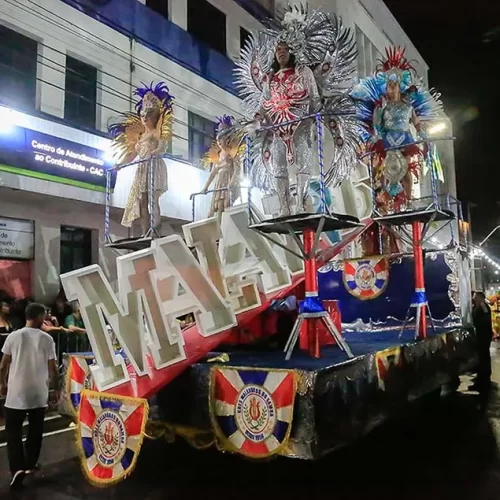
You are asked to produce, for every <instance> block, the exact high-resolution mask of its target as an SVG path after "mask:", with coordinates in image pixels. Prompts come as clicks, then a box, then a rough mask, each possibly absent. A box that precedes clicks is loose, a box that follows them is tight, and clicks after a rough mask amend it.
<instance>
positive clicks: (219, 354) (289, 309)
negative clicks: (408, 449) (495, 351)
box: [61, 7, 475, 486]
mask: <svg viewBox="0 0 500 500" xmlns="http://www.w3.org/2000/svg"><path fill="white" fill-rule="evenodd" d="M355 57H356V51H355V43H354V41H353V35H352V33H351V30H350V29H347V28H345V27H344V26H343V25H342V23H341V20H340V19H339V18H337V17H336V16H335V15H332V14H329V13H325V12H320V11H310V10H307V8H305V7H289V8H288V9H287V10H286V11H285V13H284V15H283V16H282V17H281V18H280V19H279V20H278V21H272V22H270V24H269V26H268V28H266V29H265V30H264V31H262V32H256V33H254V34H252V36H251V37H250V39H249V41H248V42H247V45H246V47H245V48H244V49H243V51H242V56H241V59H240V61H239V62H238V64H237V71H236V78H237V83H238V86H239V88H240V91H241V96H242V98H243V115H244V118H243V119H241V120H236V119H235V118H234V117H222V118H221V119H219V121H218V123H219V125H218V128H217V131H216V132H217V133H216V137H217V142H216V144H214V146H213V148H212V150H211V151H210V152H209V155H208V158H209V159H210V161H209V162H208V163H209V164H210V167H209V168H211V174H210V178H209V179H208V181H207V183H206V185H205V188H204V189H203V191H202V193H194V194H193V196H194V197H196V196H211V200H212V201H211V205H210V215H211V217H208V218H201V219H198V220H193V222H191V223H188V224H186V225H184V226H183V237H181V236H180V235H171V236H168V237H155V236H156V234H155V233H156V228H157V224H156V222H157V220H158V219H157V218H156V217H157V213H156V212H157V210H156V206H155V203H157V194H158V189H156V187H155V186H157V181H158V174H157V172H156V168H157V166H158V165H159V164H160V162H161V159H160V157H159V156H158V155H160V156H161V152H162V151H160V148H161V140H162V134H163V133H168V132H162V131H164V130H165V127H164V126H163V124H164V120H168V119H170V118H169V117H170V113H171V112H172V110H171V102H172V97H171V96H170V95H169V94H168V91H166V89H165V87H164V86H163V85H159V86H153V85H151V86H147V87H145V88H144V89H140V90H139V91H138V93H137V95H138V97H139V98H140V100H139V102H138V106H137V115H136V116H130V115H128V116H127V117H125V118H124V120H123V122H120V125H119V127H118V128H115V129H114V133H115V138H116V141H117V142H116V144H117V147H118V148H119V150H120V151H121V152H122V153H123V151H126V152H128V153H129V156H127V155H123V154H122V155H121V156H120V162H121V164H122V166H124V165H125V164H126V162H127V161H128V162H130V161H131V160H134V161H135V162H136V163H137V162H139V165H142V167H143V169H142V170H143V171H142V172H141V173H140V175H141V177H140V179H139V180H138V185H139V189H138V191H136V192H135V195H134V196H133V197H131V199H132V200H133V204H131V208H134V207H137V206H138V207H139V210H138V211H137V210H135V211H134V214H135V216H136V217H145V211H144V210H145V207H146V206H147V205H148V204H149V229H148V231H147V232H145V233H144V234H142V235H141V238H137V239H132V240H128V241H126V242H123V241H119V242H113V241H111V240H109V239H108V246H110V247H113V248H116V249H118V250H133V251H132V252H131V253H127V254H124V255H120V256H118V257H117V258H116V267H117V276H118V285H117V289H116V291H115V290H113V288H112V287H111V284H110V282H109V281H108V279H107V278H106V276H105V275H104V273H103V271H102V269H101V268H100V267H99V266H98V265H93V266H90V267H86V268H83V269H80V270H77V271H73V272H71V273H68V274H65V275H63V276H61V280H62V283H63V286H64V289H65V291H66V294H67V297H68V299H69V300H78V301H79V304H80V308H81V312H82V317H83V319H84V322H85V325H86V329H87V332H88V336H89V340H90V344H91V346H92V353H83V354H82V353H80V354H67V355H66V356H65V363H64V365H65V380H66V386H65V392H64V394H63V397H62V400H61V412H63V413H65V414H69V415H71V416H73V417H74V418H75V421H76V432H77V443H78V448H79V453H80V457H81V462H82V467H83V470H84V472H85V475H86V476H87V478H88V479H89V481H91V482H92V483H93V484H96V485H99V486H107V485H110V484H114V483H116V482H118V481H120V480H122V479H123V478H125V477H126V476H127V475H128V474H130V473H131V472H132V470H133V468H134V465H135V463H136V461H137V457H138V454H139V452H140V450H141V445H142V443H143V440H144V439H145V438H149V437H153V438H158V437H161V436H163V437H166V438H168V439H169V440H171V438H173V437H175V436H180V437H182V438H185V439H186V440H187V441H188V442H189V443H190V444H192V445H193V446H195V447H197V448H209V447H211V446H214V447H217V449H218V450H220V451H225V452H230V453H234V454H238V455H242V456H244V457H248V458H252V459H266V458H268V457H270V456H278V455H281V456H285V457H295V458H301V459H308V460H313V459H317V458H320V457H321V456H323V455H324V454H326V453H328V452H330V451H332V450H335V449H337V448H339V447H341V446H344V445H347V444H349V443H350V442H352V441H353V440H355V439H356V438H358V437H360V436H362V435H363V434H366V433H367V432H369V431H370V430H371V429H373V428H374V427H375V426H376V425H378V424H380V423H381V422H383V421H384V420H386V419H387V418H390V417H391V416H393V415H395V414H397V412H398V411H399V410H401V408H404V407H405V406H406V405H407V404H408V402H410V401H414V400H417V399H419V398H422V397H424V396H426V395H428V394H431V393H433V392H435V391H439V390H441V388H443V387H448V388H452V389H453V386H454V384H456V380H457V378H458V375H460V374H461V373H463V372H464V371H466V370H469V369H472V368H473V367H474V363H475V355H474V352H475V337H474V332H473V330H472V329H471V328H469V326H470V310H469V306H470V295H471V293H470V285H469V274H470V273H469V268H468V257H467V255H468V254H467V248H465V247H464V246H463V245H461V244H460V238H456V236H457V233H456V232H457V227H459V226H458V225H457V218H458V219H460V218H461V212H460V204H459V202H458V201H457V200H454V199H452V198H451V197H450V196H449V195H448V196H445V197H442V196H440V194H439V180H440V178H441V176H442V168H441V165H440V161H439V155H438V149H437V145H436V144H437V142H438V141H439V138H433V139H432V140H431V139H430V138H429V137H428V135H427V133H426V131H427V130H428V128H429V126H430V125H431V124H432V123H433V121H434V120H436V119H438V116H439V113H440V112H441V108H440V104H439V101H438V100H437V98H436V96H434V95H432V94H431V93H430V92H429V91H428V90H426V89H425V87H424V86H423V85H422V84H421V83H420V82H419V81H418V79H417V77H416V75H415V74H414V71H413V69H412V68H411V65H410V64H409V62H408V61H407V60H406V58H405V57H404V51H402V50H400V49H389V50H388V52H387V59H386V60H384V61H382V62H381V66H380V67H379V68H377V71H376V73H375V74H374V75H372V76H370V77H368V78H366V79H363V80H361V81H359V82H357V83H356V84H355V85H354V86H353V83H354V82H353V62H354V61H355ZM145 103H150V104H148V106H151V108H153V109H154V111H152V112H149V113H150V114H149V115H148V114H147V113H146V112H145V111H143V110H144V109H146V104H145ZM141 119H142V121H141ZM127 127H128V128H127ZM131 127H135V129H134V130H132V128H131ZM141 127H142V128H141ZM145 135H146V139H145V138H144V136H145ZM441 139H449V138H441ZM134 141H135V142H134ZM142 143H147V146H148V147H147V148H146V149H147V151H146V150H145V149H144V151H143V148H142V146H141V145H140V144H142ZM138 145H139V146H138ZM134 151H135V152H134ZM148 155H149V156H148ZM137 156H139V158H136V157H137ZM151 156H153V157H152V158H151ZM360 170H362V171H367V172H369V176H368V179H367V180H366V181H365V182H364V184H365V185H366V186H367V189H368V191H369V192H370V193H373V207H372V210H371V213H370V216H369V217H365V218H363V219H362V220H359V218H358V217H355V216H353V215H349V214H344V213H340V212H338V211H336V207H337V206H338V205H336V199H338V194H339V192H340V190H341V187H342V185H343V183H344V184H345V183H348V182H349V180H350V179H352V178H354V177H356V175H357V172H358V171H360ZM240 178H245V179H246V181H247V182H246V183H245V190H246V191H247V196H246V200H245V202H244V203H242V197H241V191H242V190H243V188H242V187H241V181H240V180H239V179H240ZM425 179H427V181H428V183H430V186H431V194H430V195H429V196H426V197H421V196H419V195H418V193H417V189H415V188H416V187H418V186H419V185H423V184H424V181H425ZM159 180H160V181H161V180H162V179H159ZM238 182H239V184H238ZM146 184H147V185H148V186H149V187H148V188H145V187H144V186H145V185H146ZM134 185H135V184H134ZM212 185H213V186H214V187H213V189H210V188H211V187H212ZM161 186H162V189H161V191H162V192H163V191H164V190H165V189H166V182H165V183H163V182H162V183H161ZM146 192H147V193H149V195H148V196H149V198H148V197H147V196H146V197H145V196H143V195H144V193H146ZM138 193H139V195H138ZM141 193H142V194H141ZM109 196H110V192H109V190H108V204H107V209H106V220H107V226H106V227H107V228H108V227H109ZM165 196H168V193H167V194H166V195H165ZM193 206H194V202H193ZM141 207H142V208H141ZM193 219H194V217H193ZM144 229H145V228H144ZM438 232H441V233H443V234H445V235H447V237H448V241H447V242H446V244H445V245H444V246H443V247H442V248H437V247H435V246H433V245H432V244H431V240H432V239H433V238H434V239H435V237H434V235H435V234H437V233H438ZM107 236H108V235H107ZM188 313H189V314H193V315H194V318H195V324H194V325H193V326H191V327H188V328H186V329H184V330H182V329H181V326H180V324H179V322H178V318H180V317H182V316H184V315H186V314H188ZM110 332H112V334H113V335H111V334H110Z"/></svg>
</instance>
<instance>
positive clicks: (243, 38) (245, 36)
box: [240, 27, 250, 49]
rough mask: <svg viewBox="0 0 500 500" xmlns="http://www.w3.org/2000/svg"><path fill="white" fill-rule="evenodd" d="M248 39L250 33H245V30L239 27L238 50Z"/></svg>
mask: <svg viewBox="0 0 500 500" xmlns="http://www.w3.org/2000/svg"><path fill="white" fill-rule="evenodd" d="M249 38H250V32H249V31H247V30H246V29H245V28H241V27H240V49H243V47H244V46H245V44H246V43H247V40H248V39H249Z"/></svg>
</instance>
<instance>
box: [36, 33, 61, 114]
mask: <svg viewBox="0 0 500 500" xmlns="http://www.w3.org/2000/svg"><path fill="white" fill-rule="evenodd" d="M38 55H39V58H38V64H37V77H38V79H39V80H38V86H37V104H38V108H39V109H40V111H43V112H44V113H49V114H51V115H54V116H57V117H59V118H63V117H64V87H65V83H66V49H65V46H64V45H63V44H61V43H59V42H58V41H57V40H54V39H52V38H44V39H43V41H42V43H39V44H38Z"/></svg>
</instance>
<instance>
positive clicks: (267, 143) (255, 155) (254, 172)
mask: <svg viewBox="0 0 500 500" xmlns="http://www.w3.org/2000/svg"><path fill="white" fill-rule="evenodd" d="M271 141H272V133H270V132H269V131H259V132H257V134H255V135H254V137H253V139H252V146H251V149H250V165H251V167H250V172H249V175H250V179H251V184H252V186H254V187H256V188H258V189H260V190H262V191H263V192H264V193H274V192H276V190H277V186H276V183H275V178H274V175H273V172H272V170H271V167H270V164H269V162H268V161H266V158H265V151H266V149H269V148H270V147H271Z"/></svg>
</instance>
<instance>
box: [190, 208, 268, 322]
mask: <svg viewBox="0 0 500 500" xmlns="http://www.w3.org/2000/svg"><path fill="white" fill-rule="evenodd" d="M182 229H183V230H184V237H185V239H186V243H187V244H188V246H190V247H194V248H195V249H196V255H197V256H198V260H199V262H200V265H201V267H202V268H203V269H204V270H205V272H206V273H207V274H208V276H209V277H210V279H211V280H212V283H213V284H214V285H215V286H216V288H217V290H219V292H220V294H221V295H222V296H223V297H225V298H226V299H228V300H229V301H230V303H231V307H232V308H233V310H234V312H235V314H240V313H242V312H245V311H249V310H251V309H254V308H256V307H259V306H260V304H261V300H260V294H259V290H258V288H257V280H256V279H255V278H248V279H243V280H240V279H229V280H227V279H226V278H225V277H224V273H223V271H222V265H221V260H220V256H219V252H218V250H217V241H219V240H220V239H221V238H222V232H221V228H220V223H219V220H218V218H217V217H212V218H210V219H205V220H202V221H200V222H192V223H190V224H186V225H185V226H183V228H182Z"/></svg>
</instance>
